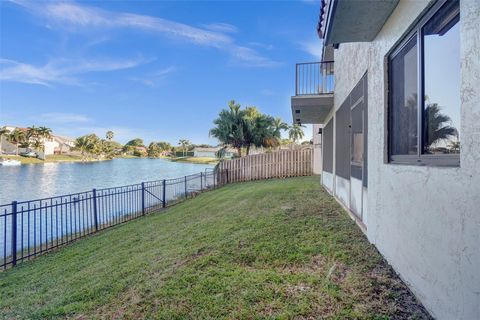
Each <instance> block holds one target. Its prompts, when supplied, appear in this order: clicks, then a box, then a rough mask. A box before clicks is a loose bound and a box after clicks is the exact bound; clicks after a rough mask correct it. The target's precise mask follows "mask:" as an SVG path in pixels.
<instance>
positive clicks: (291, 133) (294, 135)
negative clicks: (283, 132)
mask: <svg viewBox="0 0 480 320" xmlns="http://www.w3.org/2000/svg"><path fill="white" fill-rule="evenodd" d="M303 128H305V126H303V125H301V124H294V125H292V126H291V127H290V129H289V130H288V137H289V138H290V140H292V141H293V143H297V141H299V140H300V139H303V137H304V136H305V134H304V132H303Z"/></svg>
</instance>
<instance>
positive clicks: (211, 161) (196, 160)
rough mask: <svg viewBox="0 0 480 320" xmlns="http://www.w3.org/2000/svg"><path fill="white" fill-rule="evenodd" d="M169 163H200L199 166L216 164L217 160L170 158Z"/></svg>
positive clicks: (206, 158) (207, 158)
mask: <svg viewBox="0 0 480 320" xmlns="http://www.w3.org/2000/svg"><path fill="white" fill-rule="evenodd" d="M171 161H174V162H190V163H200V164H217V163H218V159H217V158H209V157H178V158H171Z"/></svg>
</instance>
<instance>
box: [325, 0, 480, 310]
mask: <svg viewBox="0 0 480 320" xmlns="http://www.w3.org/2000/svg"><path fill="white" fill-rule="evenodd" d="M428 6H429V1H403V0H402V1H400V3H399V4H398V6H397V7H396V9H395V10H394V12H393V13H392V15H391V16H390V18H389V19H388V20H387V22H386V24H385V25H384V27H383V28H382V30H381V31H380V33H379V34H378V35H377V37H376V38H375V39H374V41H372V42H369V43H350V44H341V45H340V47H339V49H337V50H335V77H336V79H335V99H334V104H335V110H338V108H339V107H340V105H341V104H342V103H343V101H344V100H345V98H346V97H347V96H348V94H349V93H350V92H351V91H352V89H353V88H354V87H355V85H356V84H357V83H358V81H359V80H360V79H361V78H362V76H363V75H364V74H365V73H366V72H367V74H368V123H369V128H368V159H369V160H368V179H369V182H368V196H367V197H366V199H365V200H366V205H367V206H368V221H364V224H365V225H366V234H367V237H368V239H369V240H370V241H371V242H372V243H374V244H375V245H376V247H377V248H378V249H379V251H380V252H381V253H382V254H383V255H384V256H385V258H386V259H387V260H388V261H389V263H390V264H391V265H392V266H393V267H394V269H395V270H396V271H397V272H398V273H399V274H400V276H401V277H402V278H403V279H404V281H405V282H406V283H407V284H408V285H409V286H410V288H411V289H412V291H413V292H414V293H415V294H416V296H417V297H418V298H419V299H420V300H421V301H422V303H423V304H424V305H425V307H426V308H427V309H428V310H429V311H430V312H431V313H432V315H433V316H434V317H436V318H438V319H480V125H479V124H480V86H479V85H478V84H479V83H480V58H479V57H480V24H479V17H480V1H473V0H460V10H461V11H460V12H461V13H460V15H461V18H460V57H461V66H460V68H461V143H462V147H461V153H460V167H433V166H407V165H398V164H395V165H394V164H388V163H386V162H385V147H386V145H387V141H386V125H387V122H386V120H385V119H386V112H385V108H386V99H387V96H386V86H385V79H386V77H385V64H384V62H385V56H386V54H387V52H388V51H389V50H390V49H391V48H392V47H393V46H394V45H395V43H396V42H397V41H398V40H399V39H401V38H402V35H403V34H404V33H405V32H406V31H407V29H408V28H409V27H410V26H411V24H412V23H414V22H415V20H416V19H417V18H419V16H420V15H421V13H422V12H423V11H424V10H425V9H426V8H427V7H428ZM446 81H448V79H447V80H446ZM330 117H333V113H332V115H331V116H330ZM334 131H335V130H334ZM334 141H335V137H334ZM334 145H335V143H334ZM334 157H335V151H334ZM334 163H335V159H334ZM333 171H334V174H333V179H332V177H330V176H329V177H326V178H327V179H325V178H323V183H324V184H325V185H326V186H327V187H328V188H329V189H330V190H336V189H337V188H336V187H335V186H334V184H335V166H334V168H333ZM332 180H333V181H332ZM337 183H338V181H337ZM336 196H337V197H341V198H342V199H344V195H343V194H338V195H336ZM346 205H347V206H349V207H350V204H349V203H348V199H347V204H346Z"/></svg>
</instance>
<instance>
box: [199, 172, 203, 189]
mask: <svg viewBox="0 0 480 320" xmlns="http://www.w3.org/2000/svg"><path fill="white" fill-rule="evenodd" d="M202 190H203V172H201V171H200V191H202Z"/></svg>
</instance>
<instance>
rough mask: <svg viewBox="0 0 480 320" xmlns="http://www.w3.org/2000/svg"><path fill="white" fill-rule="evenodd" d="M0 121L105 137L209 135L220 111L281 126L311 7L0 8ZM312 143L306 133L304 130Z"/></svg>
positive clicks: (313, 46)
mask: <svg viewBox="0 0 480 320" xmlns="http://www.w3.org/2000/svg"><path fill="white" fill-rule="evenodd" d="M0 10H1V19H0V20H1V22H0V28H1V29H0V40H1V41H0V118H1V119H0V124H1V125H5V124H9V125H19V126H30V125H37V126H40V125H45V126H48V127H50V128H52V129H53V130H54V132H55V133H57V134H61V135H68V136H72V137H76V136H79V135H82V134H87V133H91V132H95V133H97V134H99V135H102V136H103V135H104V134H105V132H106V131H107V130H113V131H114V132H115V134H116V137H115V140H118V141H121V142H126V141H127V140H129V139H132V138H135V137H141V138H143V139H144V140H145V142H149V141H160V140H163V141H170V142H172V143H176V142H177V141H178V139H180V138H184V139H189V140H190V141H192V142H194V143H211V144H215V143H216V141H215V140H214V139H212V138H209V137H208V130H209V129H210V128H211V127H212V121H213V120H214V119H215V117H216V115H217V114H218V112H219V111H220V109H221V108H224V107H226V106H227V102H228V101H229V100H231V99H235V100H237V101H238V102H240V103H241V104H242V105H244V106H246V105H254V106H257V107H258V108H260V110H261V111H263V112H265V113H268V114H271V115H273V116H279V117H281V118H283V119H284V120H285V121H287V122H288V123H291V121H292V119H291V113H290V96H291V95H292V94H293V92H294V81H295V63H297V62H307V61H318V60H319V58H320V48H321V43H320V40H319V39H318V37H317V35H316V30H315V26H316V23H317V21H318V13H319V2H318V1H297V2H293V1H292V2H286V1H282V2H280V1H279V2H273V1H265V2H256V1H250V2H231V1H228V2H227V1H224V2H223V1H222V2H200V1H195V2H173V1H172V2H160V1H155V2H154V1H137V2H133V1H108V2H97V1H88V2H81V1H77V2H73V1H67V2H43V3H41V2H37V1H36V2H34V1H23V0H14V1H1V2H0ZM306 133H307V134H308V135H311V130H310V128H308V129H307V130H306Z"/></svg>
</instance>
